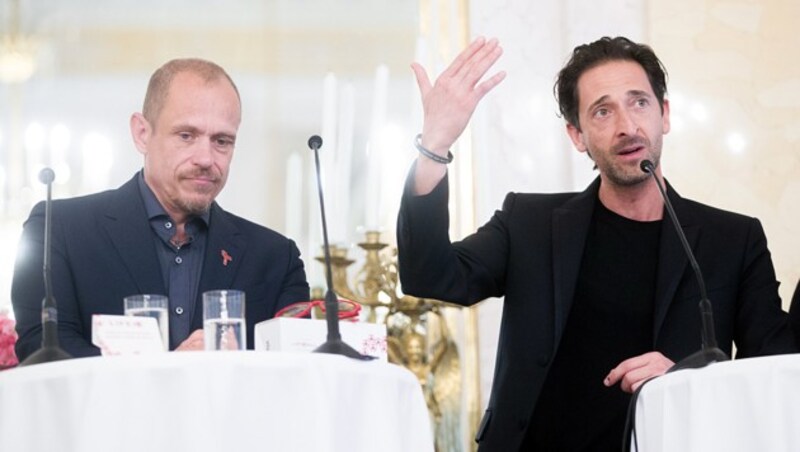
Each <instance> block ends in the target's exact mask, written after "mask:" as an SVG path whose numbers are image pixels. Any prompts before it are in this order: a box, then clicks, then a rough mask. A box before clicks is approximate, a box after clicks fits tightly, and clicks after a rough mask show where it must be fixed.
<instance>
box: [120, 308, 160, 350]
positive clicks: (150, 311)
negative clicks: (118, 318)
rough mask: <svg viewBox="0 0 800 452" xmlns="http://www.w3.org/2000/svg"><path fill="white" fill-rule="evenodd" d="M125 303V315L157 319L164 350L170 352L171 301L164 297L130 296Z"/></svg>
mask: <svg viewBox="0 0 800 452" xmlns="http://www.w3.org/2000/svg"><path fill="white" fill-rule="evenodd" d="M123 303H124V308H125V309H124V312H125V315H128V316H133V317H152V318H154V319H156V323H158V330H159V332H160V333H161V341H162V342H163V343H164V350H169V316H168V315H167V312H168V310H169V299H168V298H167V297H166V296H164V295H152V294H142V295H130V296H127V297H125V298H124V299H123Z"/></svg>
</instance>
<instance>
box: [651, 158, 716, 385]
mask: <svg viewBox="0 0 800 452" xmlns="http://www.w3.org/2000/svg"><path fill="white" fill-rule="evenodd" d="M639 167H640V168H641V169H642V171H644V172H645V173H647V174H649V175H651V176H653V180H655V182H656V185H657V186H658V191H659V192H660V193H661V197H662V198H663V199H664V205H665V206H666V207H667V212H668V213H669V216H670V218H671V219H672V225H673V226H675V232H677V234H678V237H679V238H680V240H681V244H682V245H683V250H684V251H685V252H686V256H687V257H688V258H689V263H691V265H692V269H693V270H694V274H695V277H697V285H698V286H699V287H700V305H699V308H700V320H701V328H702V329H701V331H700V334H701V340H702V342H701V349H700V351H698V352H696V353H693V354H691V355H689V356H687V357H686V358H684V359H682V360H680V361H678V362H677V363H675V365H673V366H672V367H671V368H670V369H669V370H668V371H667V372H672V371H675V370H680V369H696V368H699V367H705V366H707V365H708V364H711V363H714V362H718V361H727V360H729V359H730V358H728V355H726V354H725V352H723V351H722V350H720V349H719V347H717V336H716V334H715V333H714V313H713V310H712V308H711V301H709V299H708V294H707V293H706V284H705V281H703V274H702V273H701V272H700V266H699V265H697V260H696V259H695V258H694V253H692V248H691V247H690V246H689V242H688V241H687V240H686V235H685V234H684V233H683V228H681V224H680V223H679V222H678V217H677V215H675V210H674V209H673V208H672V203H670V202H669V197H668V196H667V192H666V191H665V190H664V187H663V185H662V184H661V181H660V180H658V177H657V176H656V174H655V165H653V162H651V161H650V160H642V163H641V164H639Z"/></svg>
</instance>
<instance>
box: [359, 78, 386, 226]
mask: <svg viewBox="0 0 800 452" xmlns="http://www.w3.org/2000/svg"><path fill="white" fill-rule="evenodd" d="M388 84H389V68H388V67H387V66H386V65H385V64H382V65H380V66H378V67H377V68H376V70H375V86H374V89H373V93H372V125H371V129H370V134H369V137H370V138H369V142H368V143H367V168H368V170H367V186H366V187H365V188H364V191H365V193H366V198H365V204H364V207H365V222H364V226H366V228H367V230H380V227H381V224H380V218H381V208H380V205H381V172H382V168H383V166H382V163H383V159H382V156H381V154H382V153H383V152H384V151H385V143H383V142H382V140H381V136H382V135H383V133H382V132H383V128H384V126H385V123H386V92H387V85H388Z"/></svg>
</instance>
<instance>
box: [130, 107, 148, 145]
mask: <svg viewBox="0 0 800 452" xmlns="http://www.w3.org/2000/svg"><path fill="white" fill-rule="evenodd" d="M130 125H131V137H132V138H133V143H134V144H135V145H136V149H138V150H139V152H141V153H142V154H147V143H148V142H149V141H150V137H151V136H152V134H153V128H152V127H150V123H149V122H148V121H147V119H145V118H144V116H143V115H142V114H141V113H134V114H132V115H131V121H130Z"/></svg>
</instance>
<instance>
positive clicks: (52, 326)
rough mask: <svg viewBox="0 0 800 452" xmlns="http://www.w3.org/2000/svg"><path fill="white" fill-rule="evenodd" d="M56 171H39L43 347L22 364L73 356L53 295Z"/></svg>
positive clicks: (45, 169) (47, 169) (48, 169)
mask: <svg viewBox="0 0 800 452" xmlns="http://www.w3.org/2000/svg"><path fill="white" fill-rule="evenodd" d="M55 178H56V175H55V173H54V172H53V170H52V169H50V168H44V169H43V170H42V171H41V172H40V173H39V181H41V182H42V183H43V184H46V185H47V199H46V201H45V205H44V265H43V266H42V271H43V273H44V299H43V300H42V347H41V348H40V349H39V350H36V351H35V352H34V353H33V354H32V355H30V356H28V357H27V358H26V359H25V360H24V361H22V362H21V363H19V365H20V366H28V365H31V364H41V363H49V362H52V361H60V360H62V359H69V358H72V356H71V355H70V354H69V353H67V352H65V351H64V350H63V349H62V348H61V345H60V344H59V341H58V309H57V308H56V299H55V297H54V296H53V281H52V277H51V275H50V248H51V245H50V239H51V236H52V221H53V218H52V217H53V214H52V190H53V180H54V179H55Z"/></svg>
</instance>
